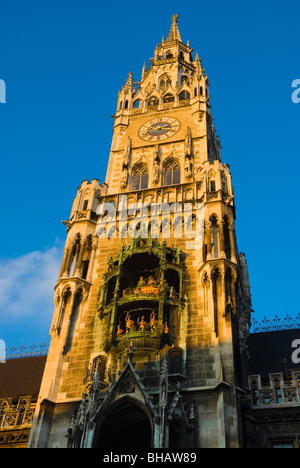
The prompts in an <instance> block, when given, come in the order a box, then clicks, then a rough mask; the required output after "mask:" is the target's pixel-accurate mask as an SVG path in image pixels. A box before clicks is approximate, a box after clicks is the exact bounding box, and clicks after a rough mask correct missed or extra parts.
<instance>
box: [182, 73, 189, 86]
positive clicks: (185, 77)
mask: <svg viewBox="0 0 300 468" xmlns="http://www.w3.org/2000/svg"><path fill="white" fill-rule="evenodd" d="M188 81H189V77H188V76H187V75H182V77H181V85H183V83H188Z"/></svg>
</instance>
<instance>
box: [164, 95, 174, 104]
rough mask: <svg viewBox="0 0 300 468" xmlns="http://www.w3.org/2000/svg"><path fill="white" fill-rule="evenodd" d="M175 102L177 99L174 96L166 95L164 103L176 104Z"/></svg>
mask: <svg viewBox="0 0 300 468" xmlns="http://www.w3.org/2000/svg"><path fill="white" fill-rule="evenodd" d="M174 101H175V97H174V96H173V94H166V95H165V97H164V98H163V103H164V104H165V103H167V102H174Z"/></svg>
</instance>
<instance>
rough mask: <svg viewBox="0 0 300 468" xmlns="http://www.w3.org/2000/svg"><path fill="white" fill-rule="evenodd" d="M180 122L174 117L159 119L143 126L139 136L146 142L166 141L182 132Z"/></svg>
mask: <svg viewBox="0 0 300 468" xmlns="http://www.w3.org/2000/svg"><path fill="white" fill-rule="evenodd" d="M180 126H181V125H180V122H179V120H177V119H175V118H174V117H157V118H155V119H152V120H149V121H148V122H146V123H145V124H144V125H142V126H141V127H140V129H139V131H138V135H139V137H140V138H141V139H142V140H145V141H154V142H156V141H164V140H167V139H168V138H171V137H172V136H173V135H175V134H176V133H177V132H178V131H179V130H180Z"/></svg>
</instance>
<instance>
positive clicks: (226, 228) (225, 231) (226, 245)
mask: <svg viewBox="0 0 300 468" xmlns="http://www.w3.org/2000/svg"><path fill="white" fill-rule="evenodd" d="M223 235H224V249H225V255H226V258H227V259H228V260H230V259H231V247H230V235H229V222H228V218H227V216H224V224H223Z"/></svg>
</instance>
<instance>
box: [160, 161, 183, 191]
mask: <svg viewBox="0 0 300 468" xmlns="http://www.w3.org/2000/svg"><path fill="white" fill-rule="evenodd" d="M177 184H180V166H179V163H178V162H177V161H175V160H174V159H172V160H171V161H169V162H168V163H167V164H166V165H165V168H164V185H177Z"/></svg>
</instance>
